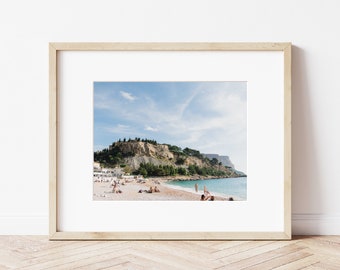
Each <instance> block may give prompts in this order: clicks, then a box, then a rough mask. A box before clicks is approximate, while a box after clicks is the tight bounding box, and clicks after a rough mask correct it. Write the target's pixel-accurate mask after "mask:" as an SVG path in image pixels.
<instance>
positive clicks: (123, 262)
mask: <svg viewBox="0 0 340 270" xmlns="http://www.w3.org/2000/svg"><path fill="white" fill-rule="evenodd" d="M0 269H87V270H91V269H133V270H139V269H156V270H163V269H172V270H173V269H185V270H188V269H195V270H196V269H202V270H207V269H219V270H222V269H259V270H265V269H278V270H279V269H280V270H284V269H289V270H293V269H306V270H307V269H308V270H317V269H336V270H339V269H340V236H314V237H295V238H294V240H292V241H118V242H116V241H102V242H99V241H69V242H50V241H48V239H47V237H43V236H0Z"/></svg>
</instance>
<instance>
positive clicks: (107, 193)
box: [93, 177, 228, 201]
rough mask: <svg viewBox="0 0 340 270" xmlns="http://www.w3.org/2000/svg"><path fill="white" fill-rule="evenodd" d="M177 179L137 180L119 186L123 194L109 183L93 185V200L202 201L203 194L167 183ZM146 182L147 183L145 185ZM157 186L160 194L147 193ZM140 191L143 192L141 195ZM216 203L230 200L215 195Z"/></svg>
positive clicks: (95, 183)
mask: <svg viewBox="0 0 340 270" xmlns="http://www.w3.org/2000/svg"><path fill="white" fill-rule="evenodd" d="M171 180H175V179H168V180H165V179H161V178H159V177H157V178H148V179H145V181H143V182H142V183H138V182H137V181H136V180H133V181H131V182H127V183H125V184H121V185H119V190H121V192H122V193H113V192H112V190H113V187H112V186H111V185H110V183H109V182H94V183H93V200H94V201H200V199H201V195H202V192H200V191H198V192H197V193H196V192H189V191H185V190H181V189H177V188H173V187H170V186H169V185H164V184H166V182H167V181H171ZM196 180H197V179H196ZM144 182H145V183H144ZM155 186H157V187H158V189H159V191H160V192H152V193H147V192H146V191H147V190H149V189H150V187H155ZM139 191H142V192H141V193H139ZM211 195H213V196H214V197H215V201H227V200H228V198H226V197H222V196H218V195H217V194H216V195H215V194H214V193H213V192H212V193H211Z"/></svg>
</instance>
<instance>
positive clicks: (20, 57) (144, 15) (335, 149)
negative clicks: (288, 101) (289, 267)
mask: <svg viewBox="0 0 340 270" xmlns="http://www.w3.org/2000/svg"><path fill="white" fill-rule="evenodd" d="M339 11H340V1H337V0H300V1H296V0H285V1H275V0H274V1H273V0H256V1H253V0H235V1H226V0H224V1H215V0H205V1H202V0H188V1H183V0H171V1H170V0H168V1H156V0H155V1H151V0H146V1H142V0H134V1H126V0H125V1H109V0H105V1H104V0H101V1H84V0H82V1H66V0H60V1H46V0H45V1H43V0H31V1H23V0H21V1H20V0H17V1H15V0H12V1H1V2H0V124H1V125H0V127H1V132H0V168H1V170H0V172H1V173H0V234H47V232H48V226H47V224H48V42H51V41H60V42H62V41H67V42H72V41H78V42H81V41H84V42H85V41H97V42H100V41H107V42H108V41H110V42H115V41H125V42H133V41H143V42H150V41H157V42H162V41H163V42H165V41H173V42H180V41H182V42H184V41H187V42H189V41H191V42H195V41H201V42H213V41H214V42H228V41H253V42H254V41H255V42H256V41H259V42H260V41H291V42H292V43H293V45H294V48H293V89H292V90H293V213H294V214H293V231H294V233H295V234H340V196H339V195H338V192H339V190H340V170H339V169H338V168H339V159H338V157H339V153H340V139H339V138H340V125H339V123H340V121H339V115H340V106H339V102H340V84H339V74H340V73H339V70H340V51H339V48H340V35H339V25H340V16H339ZM262 165H263V166H265V164H262Z"/></svg>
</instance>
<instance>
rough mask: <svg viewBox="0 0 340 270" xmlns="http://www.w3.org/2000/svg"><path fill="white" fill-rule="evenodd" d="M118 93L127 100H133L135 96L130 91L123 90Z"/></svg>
mask: <svg viewBox="0 0 340 270" xmlns="http://www.w3.org/2000/svg"><path fill="white" fill-rule="evenodd" d="M120 95H121V96H122V97H123V98H125V99H127V100H129V101H134V100H135V99H136V97H135V96H133V95H132V94H131V93H128V92H125V91H120Z"/></svg>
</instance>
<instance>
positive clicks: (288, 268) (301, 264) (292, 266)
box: [275, 255, 320, 270]
mask: <svg viewBox="0 0 340 270" xmlns="http://www.w3.org/2000/svg"><path fill="white" fill-rule="evenodd" d="M318 262H320V259H319V258H318V257H317V256H316V255H312V256H308V257H305V258H302V259H300V260H295V261H292V262H289V263H288V262H286V264H284V265H281V266H279V267H277V268H275V270H299V269H303V268H305V267H308V266H310V265H313V264H315V263H318Z"/></svg>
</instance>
